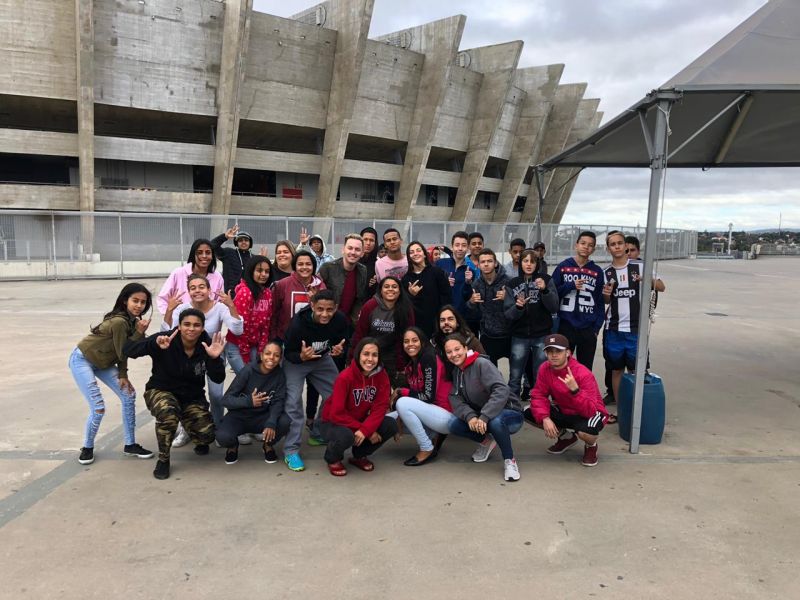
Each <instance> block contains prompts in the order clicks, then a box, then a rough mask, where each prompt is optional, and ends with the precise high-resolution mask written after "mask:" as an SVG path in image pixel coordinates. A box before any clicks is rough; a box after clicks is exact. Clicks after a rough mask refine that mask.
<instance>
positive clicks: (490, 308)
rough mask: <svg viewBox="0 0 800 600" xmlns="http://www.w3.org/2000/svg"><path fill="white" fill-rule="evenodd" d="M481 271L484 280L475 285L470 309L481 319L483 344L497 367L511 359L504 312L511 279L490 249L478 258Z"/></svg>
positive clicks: (479, 280)
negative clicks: (506, 287) (505, 359)
mask: <svg viewBox="0 0 800 600" xmlns="http://www.w3.org/2000/svg"><path fill="white" fill-rule="evenodd" d="M478 268H479V269H480V271H481V276H480V277H479V278H478V279H476V280H473V281H472V296H471V297H470V299H469V302H467V306H468V307H469V308H470V309H474V310H476V312H478V314H479V315H480V333H481V344H482V345H483V347H484V348H485V349H486V352H487V354H488V355H489V359H490V360H491V361H492V363H493V364H494V365H495V366H497V361H498V360H500V359H501V358H508V357H509V356H510V353H511V337H510V336H509V321H508V319H507V318H506V316H505V313H504V312H503V299H504V298H505V284H506V283H507V282H508V280H509V278H508V275H506V270H505V267H503V265H501V264H500V263H498V262H497V257H496V256H495V253H494V252H493V251H492V250H490V249H488V248H485V249H483V250H481V251H480V253H479V254H478Z"/></svg>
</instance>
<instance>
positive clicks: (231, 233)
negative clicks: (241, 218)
mask: <svg viewBox="0 0 800 600" xmlns="http://www.w3.org/2000/svg"><path fill="white" fill-rule="evenodd" d="M237 233H239V226H238V225H234V226H233V227H231V228H230V229H228V230H227V231H226V232H225V237H226V238H228V239H229V240H230V239H232V238H234V237H236V234H237Z"/></svg>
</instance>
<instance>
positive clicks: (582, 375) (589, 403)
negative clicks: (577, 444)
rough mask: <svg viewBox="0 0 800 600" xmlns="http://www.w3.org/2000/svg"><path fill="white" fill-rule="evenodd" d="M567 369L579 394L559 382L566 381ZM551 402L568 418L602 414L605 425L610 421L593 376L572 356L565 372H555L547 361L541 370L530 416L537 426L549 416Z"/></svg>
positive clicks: (533, 395)
mask: <svg viewBox="0 0 800 600" xmlns="http://www.w3.org/2000/svg"><path fill="white" fill-rule="evenodd" d="M567 367H569V369H570V370H571V371H572V376H573V377H574V378H575V381H576V382H577V384H578V393H577V394H573V393H572V392H570V391H569V388H568V387H567V385H566V384H565V383H564V382H563V381H561V380H560V379H559V377H566V375H567ZM550 398H552V399H553V402H554V403H555V404H556V406H558V409H559V410H560V411H561V412H562V413H564V414H565V415H580V416H581V417H586V418H587V419H588V418H589V417H592V416H594V415H595V414H596V413H597V412H598V411H599V412H600V413H602V414H603V415H604V418H603V421H605V419H606V417H608V411H607V410H606V407H605V405H604V404H603V397H602V396H601V395H600V389H599V388H598V387H597V381H596V380H595V378H594V375H592V372H591V371H590V370H589V369H587V368H586V367H584V366H583V365H582V364H581V363H579V362H578V361H577V360H575V359H574V358H573V357H572V356H570V357H569V360H568V361H567V366H566V367H564V368H563V369H559V370H555V369H553V367H551V366H550V363H549V362H547V361H545V362H544V364H542V366H541V367H539V373H538V374H537V375H536V385H535V386H533V389H532V390H531V412H532V413H533V418H534V419H536V422H537V423H541V422H542V421H544V419H545V418H546V417H549V416H550Z"/></svg>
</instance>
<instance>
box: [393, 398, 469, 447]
mask: <svg viewBox="0 0 800 600" xmlns="http://www.w3.org/2000/svg"><path fill="white" fill-rule="evenodd" d="M395 406H396V407H397V414H398V415H399V416H400V418H401V419H402V420H403V425H405V426H406V428H407V429H408V431H409V432H410V433H411V435H413V436H414V439H415V440H417V444H419V449H420V450H422V451H423V452H430V451H431V450H433V441H432V440H431V438H430V435H429V432H430V431H435V432H436V433H448V432H449V431H450V421H452V420H458V419H457V418H456V417H455V416H454V415H453V413H451V412H449V411H446V410H445V409H443V408H442V407H441V406H436V405H435V404H429V403H427V402H423V401H422V400H420V399H419V398H410V397H408V396H403V397H402V398H398V399H397V403H396V404H395ZM389 416H393V415H392V413H389Z"/></svg>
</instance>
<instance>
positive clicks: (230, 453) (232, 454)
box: [225, 446, 239, 465]
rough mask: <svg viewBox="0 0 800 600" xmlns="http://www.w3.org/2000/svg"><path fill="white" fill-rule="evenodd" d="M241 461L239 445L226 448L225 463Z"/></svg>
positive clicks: (232, 463)
mask: <svg viewBox="0 0 800 600" xmlns="http://www.w3.org/2000/svg"><path fill="white" fill-rule="evenodd" d="M237 462H239V446H235V447H233V448H226V449H225V464H226V465H235V464H236V463H237Z"/></svg>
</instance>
